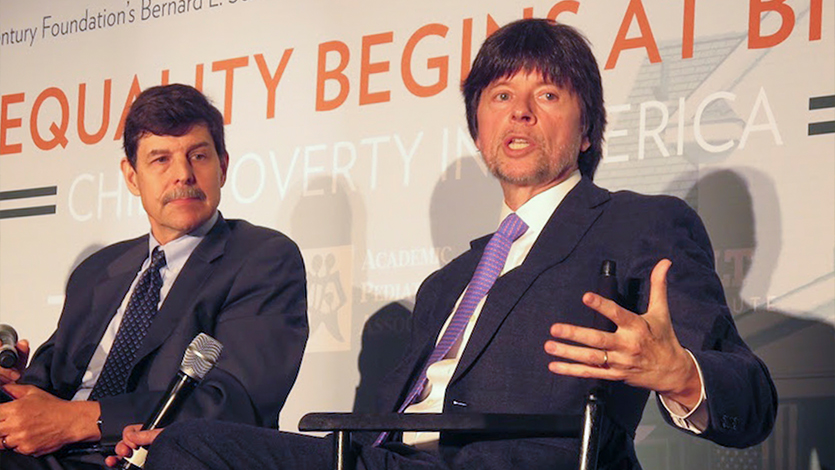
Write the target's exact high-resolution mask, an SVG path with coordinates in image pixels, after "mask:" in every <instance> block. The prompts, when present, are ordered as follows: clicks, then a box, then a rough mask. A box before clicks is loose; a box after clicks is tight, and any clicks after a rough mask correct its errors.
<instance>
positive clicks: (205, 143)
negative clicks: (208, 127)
mask: <svg viewBox="0 0 835 470" xmlns="http://www.w3.org/2000/svg"><path fill="white" fill-rule="evenodd" d="M211 145H212V143H211V142H209V141H208V140H204V141H202V142H198V143H196V144H194V145H192V146H191V147H189V148H188V150H186V153H191V152H193V151H195V150H197V149H200V148H203V147H210V146H211Z"/></svg>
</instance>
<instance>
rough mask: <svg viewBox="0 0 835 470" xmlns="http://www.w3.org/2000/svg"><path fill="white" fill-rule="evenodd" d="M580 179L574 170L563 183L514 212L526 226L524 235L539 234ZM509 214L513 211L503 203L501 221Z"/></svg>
mask: <svg viewBox="0 0 835 470" xmlns="http://www.w3.org/2000/svg"><path fill="white" fill-rule="evenodd" d="M581 179H582V177H581V176H580V170H574V171H573V172H572V173H571V174H570V175H569V176H568V178H566V179H565V180H564V181H562V182H560V183H559V184H557V185H556V186H554V187H553V188H548V189H546V190H545V191H542V192H541V193H539V194H537V195H536V196H534V197H532V198H530V199H528V201H527V202H525V203H524V204H522V207H520V208H519V209H517V210H516V215H518V216H519V217H520V218H521V219H522V220H523V221H524V222H525V224H527V225H528V231H527V232H526V234H527V233H528V232H530V233H531V234H534V233H535V234H538V233H539V232H541V231H542V229H543V228H544V227H545V224H546V223H548V219H550V218H551V214H553V213H554V211H555V210H556V209H557V207H558V206H559V205H560V203H562V201H563V199H565V196H566V195H567V194H568V192H569V191H571V190H572V189H574V186H577V183H579V182H580V180H581ZM511 212H513V211H512V210H510V207H508V205H507V203H503V204H502V214H501V220H504V219H505V217H507V216H508V215H510V213H511Z"/></svg>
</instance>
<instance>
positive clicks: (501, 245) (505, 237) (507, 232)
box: [374, 213, 528, 445]
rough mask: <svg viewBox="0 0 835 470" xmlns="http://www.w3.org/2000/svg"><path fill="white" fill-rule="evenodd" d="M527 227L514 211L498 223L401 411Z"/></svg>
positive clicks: (460, 329)
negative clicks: (456, 306) (447, 324)
mask: <svg viewBox="0 0 835 470" xmlns="http://www.w3.org/2000/svg"><path fill="white" fill-rule="evenodd" d="M526 230H528V226H527V225H526V224H525V222H524V221H523V220H522V219H520V218H519V216H518V215H516V214H515V213H511V214H510V215H508V216H507V217H505V219H504V220H503V221H502V224H501V225H500V226H499V230H497V231H496V233H494V234H493V236H492V237H491V238H490V241H489V242H488V243H487V246H486V247H485V248H484V254H482V255H481V260H480V261H479V262H478V267H476V269H475V273H474V274H473V277H472V279H470V284H469V285H468V286H467V290H466V291H465V292H464V297H463V298H462V299H461V303H460V304H458V309H456V310H455V313H454V314H453V315H452V319H451V320H450V321H449V326H447V329H446V331H444V334H443V335H442V336H441V340H440V341H438V344H436V345H435V349H434V350H433V351H432V354H431V355H430V356H429V359H427V360H426V363H425V364H424V365H423V369H421V372H420V375H419V376H418V379H417V380H416V381H415V383H414V384H413V385H412V388H411V389H410V390H409V394H408V395H406V399H405V400H403V403H402V404H401V405H400V407H399V408H398V409H397V412H398V413H402V412H403V411H404V410H405V409H406V408H407V407H408V406H409V405H411V404H412V403H413V402H414V401H415V399H416V398H417V397H418V396H420V394H421V392H422V391H423V389H424V387H426V384H427V382H428V381H427V378H426V371H427V370H428V369H429V366H431V365H432V364H434V363H436V362H438V361H440V360H441V359H443V358H444V357H445V356H446V355H447V354H448V353H449V351H450V350H451V349H452V347H453V346H454V345H455V343H456V342H457V341H458V340H459V338H461V335H462V334H463V333H464V330H465V329H466V328H467V324H468V323H469V322H470V318H471V317H472V316H473V312H475V309H476V307H477V306H478V304H479V302H481V299H482V298H484V296H486V295H487V292H488V291H489V290H490V288H491V287H493V283H495V282H496V279H498V277H499V274H501V272H502V269H503V268H504V263H505V261H506V260H507V254H508V253H509V252H510V246H511V245H512V244H513V242H514V241H516V239H517V238H519V237H521V236H522V234H523V233H525V231H526ZM387 436H388V433H386V432H384V433H381V434H380V435H379V436H378V437H377V440H376V441H374V445H379V444H380V443H382V442H383V441H384V440H385V439H386V437H387Z"/></svg>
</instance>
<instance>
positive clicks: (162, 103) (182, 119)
mask: <svg viewBox="0 0 835 470" xmlns="http://www.w3.org/2000/svg"><path fill="white" fill-rule="evenodd" d="M195 124H205V125H206V127H208V128H209V134H211V136H212V140H213V141H214V144H215V150H217V153H218V155H219V156H223V155H225V154H226V142H225V139H224V135H223V115H222V114H221V113H220V111H218V109H217V108H215V107H214V106H213V105H212V104H211V103H210V102H209V100H208V99H207V98H206V96H205V95H203V93H201V92H200V91H198V90H197V89H196V88H194V87H190V86H188V85H181V84H178V83H177V84H173V85H161V86H155V87H151V88H148V89H147V90H145V91H143V92H142V93H140V94H139V96H138V97H137V98H136V101H134V102H133V105H131V107H130V111H128V116H127V118H125V135H124V142H123V147H124V149H125V155H126V156H127V157H128V161H129V162H130V164H131V166H133V167H134V168H136V149H137V147H138V146H139V139H141V138H142V137H143V136H144V135H145V134H154V135H173V136H181V135H184V134H186V133H188V132H189V131H190V130H191V128H192V127H193V126H194V125H195Z"/></svg>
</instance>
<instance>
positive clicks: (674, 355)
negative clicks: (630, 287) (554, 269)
mask: <svg viewBox="0 0 835 470" xmlns="http://www.w3.org/2000/svg"><path fill="white" fill-rule="evenodd" d="M671 264H672V263H671V262H670V261H669V260H666V259H664V260H661V261H659V262H658V264H656V265H655V268H653V270H652V274H651V275H650V294H649V306H648V308H647V312H646V313H645V314H643V315H636V314H635V313H633V312H630V311H629V310H626V309H625V308H623V307H621V306H619V305H618V304H616V303H615V302H613V301H612V300H609V299H606V298H604V297H601V296H599V295H597V294H594V293H591V292H587V293H586V294H585V295H583V303H584V304H585V305H586V306H588V307H589V308H591V309H593V310H595V311H597V312H599V313H600V314H602V315H603V316H605V317H606V318H608V319H609V320H611V321H612V322H614V323H615V325H616V326H617V330H615V332H614V333H608V332H605V331H600V330H597V329H593V328H583V327H578V326H575V325H569V324H565V323H555V324H554V325H552V326H551V336H553V337H554V338H555V339H556V340H557V341H553V340H549V341H546V342H545V351H546V352H547V353H548V354H550V355H552V356H555V357H558V358H562V359H568V360H569V361H571V362H564V361H554V362H551V363H550V364H549V365H548V368H549V369H550V370H551V372H553V373H555V374H562V375H570V376H573V377H587V378H597V379H605V380H620V381H624V382H626V383H627V384H629V385H632V386H634V387H642V388H645V389H649V390H654V391H655V392H657V393H658V394H660V395H662V396H664V397H665V398H666V399H670V400H674V401H676V402H678V403H679V404H681V405H682V406H684V407H685V408H686V409H688V410H689V409H692V408H693V407H694V406H695V405H696V404H698V402H699V398H700V395H701V388H702V387H701V381H700V379H699V373H698V370H697V368H696V364H695V362H694V361H693V359H692V358H691V357H690V355H689V354H688V353H687V351H686V350H685V349H684V348H683V347H682V346H681V344H679V342H678V339H677V338H676V335H675V332H674V331H673V325H672V322H671V320H670V310H669V306H668V303H667V271H668V270H669V268H670V265H671ZM562 341H571V342H573V343H576V344H567V343H564V342H562Z"/></svg>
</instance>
